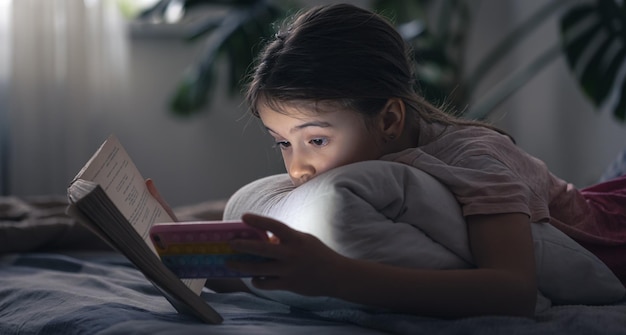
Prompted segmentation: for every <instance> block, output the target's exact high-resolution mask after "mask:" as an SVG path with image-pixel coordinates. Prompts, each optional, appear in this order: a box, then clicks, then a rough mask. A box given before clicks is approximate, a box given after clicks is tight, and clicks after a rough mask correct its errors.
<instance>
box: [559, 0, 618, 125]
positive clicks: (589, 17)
mask: <svg viewBox="0 0 626 335" xmlns="http://www.w3.org/2000/svg"><path fill="white" fill-rule="evenodd" d="M561 35H562V41H563V50H564V52H565V54H566V59H567V62H568V65H569V66H570V68H571V69H572V72H573V73H574V75H575V76H576V77H577V78H578V81H579V84H580V86H581V88H582V90H583V92H584V93H585V95H586V96H587V97H588V98H589V99H590V100H591V101H592V102H593V103H594V104H595V105H596V106H597V107H604V108H608V109H612V112H613V115H614V116H615V117H616V118H617V119H618V120H621V121H622V122H623V121H626V117H625V113H626V92H625V90H626V75H625V74H624V73H626V7H625V6H624V4H623V3H622V2H618V1H617V0H597V1H596V2H595V3H591V4H582V5H578V6H575V7H573V8H571V9H570V10H569V11H568V12H567V13H566V14H565V15H564V16H563V18H562V20H561Z"/></svg>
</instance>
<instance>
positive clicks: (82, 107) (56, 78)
mask: <svg viewBox="0 0 626 335" xmlns="http://www.w3.org/2000/svg"><path fill="white" fill-rule="evenodd" d="M0 3H2V6H3V7H4V8H6V9H8V10H7V11H5V12H8V13H10V14H8V15H6V14H2V15H3V16H6V17H7V18H6V19H5V20H4V24H2V23H0V36H2V38H3V41H2V42H0V50H1V51H0V52H1V53H2V54H1V55H2V57H3V61H0V85H2V88H5V85H6V86H8V92H9V93H8V96H9V98H8V102H5V104H4V105H5V107H7V108H2V110H4V111H5V119H4V120H0V121H1V122H3V123H5V124H7V125H8V134H7V131H5V130H4V129H3V130H2V131H3V135H4V136H3V137H4V138H3V139H2V141H4V143H5V146H4V147H5V148H6V149H7V150H8V153H5V154H4V157H2V158H3V160H4V161H5V163H4V167H5V171H4V174H5V176H8V177H5V179H4V180H0V182H3V183H7V184H8V185H3V187H2V188H4V192H5V193H10V194H15V195H37V194H63V193H64V192H65V188H66V186H67V184H68V182H69V180H70V179H71V178H72V177H73V175H74V174H75V173H76V172H77V169H79V168H80V167H81V166H82V164H83V163H84V161H85V160H86V159H87V158H88V157H89V155H90V154H91V153H92V151H93V148H94V147H97V143H98V142H99V141H100V140H101V139H102V136H94V135H95V134H99V133H101V132H106V130H103V128H105V127H104V126H105V125H106V122H107V121H106V120H107V119H106V118H105V117H104V116H106V114H107V112H108V111H111V110H119V109H124V108H126V104H127V100H128V99H127V97H128V95H129V93H128V88H129V87H130V84H129V78H128V77H129V74H128V73H129V72H128V67H129V65H128V63H129V60H128V59H129V55H128V53H129V51H128V50H129V48H128V41H127V37H126V32H125V24H124V19H123V17H122V16H121V14H120V13H119V11H118V8H117V7H116V5H115V3H114V2H113V1H107V0H14V1H11V0H0ZM9 15H10V16H9ZM0 22H2V20H0ZM7 37H8V39H9V40H10V41H8V42H7V41H6V40H7ZM6 47H8V48H6ZM5 48H6V49H5ZM3 64H7V65H8V66H7V68H8V69H9V70H8V71H6V69H5V72H7V73H4V74H3V72H2V70H1V69H2V66H3ZM7 83H8V85H7ZM3 91H5V92H7V90H3ZM0 103H2V100H0ZM0 117H1V115H0ZM4 128H7V127H4ZM1 144H2V143H1V142H0V145H1ZM1 153H2V151H0V154H1ZM0 157H1V156H0ZM7 159H8V163H7V162H6V161H7ZM1 172H2V170H0V173H1ZM0 190H1V189H0Z"/></svg>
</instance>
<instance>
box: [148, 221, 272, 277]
mask: <svg viewBox="0 0 626 335" xmlns="http://www.w3.org/2000/svg"><path fill="white" fill-rule="evenodd" d="M150 239H151V240H152V244H153V245H154V247H155V249H156V251H157V253H158V254H159V257H161V260H162V261H163V264H165V266H166V267H167V268H169V269H170V270H171V271H172V272H174V274H176V275H177V276H178V277H179V278H215V277H249V276H250V275H247V274H245V273H240V272H237V271H233V270H230V269H228V268H227V267H226V264H225V263H226V261H228V260H244V261H247V262H261V261H266V260H267V259H265V258H263V257H259V256H255V255H250V254H244V253H237V252H235V251H234V250H232V249H231V248H230V246H229V245H228V241H230V240H234V239H255V240H268V237H267V234H266V233H265V232H264V231H261V230H259V229H256V228H253V227H250V226H248V225H247V224H245V223H243V222H241V221H194V222H178V223H165V224H156V225H154V226H152V228H150Z"/></svg>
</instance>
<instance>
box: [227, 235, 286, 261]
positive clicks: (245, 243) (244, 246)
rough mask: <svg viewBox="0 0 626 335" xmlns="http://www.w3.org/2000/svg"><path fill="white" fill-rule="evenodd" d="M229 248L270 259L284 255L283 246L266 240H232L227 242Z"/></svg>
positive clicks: (280, 257)
mask: <svg viewBox="0 0 626 335" xmlns="http://www.w3.org/2000/svg"><path fill="white" fill-rule="evenodd" d="M229 245H230V247H231V248H233V249H235V250H237V251H239V252H243V253H247V254H253V255H257V256H262V257H266V258H271V259H283V258H284V256H285V251H284V249H285V247H284V246H282V245H280V244H275V243H269V242H267V241H263V242H260V241H254V240H232V241H230V242H229Z"/></svg>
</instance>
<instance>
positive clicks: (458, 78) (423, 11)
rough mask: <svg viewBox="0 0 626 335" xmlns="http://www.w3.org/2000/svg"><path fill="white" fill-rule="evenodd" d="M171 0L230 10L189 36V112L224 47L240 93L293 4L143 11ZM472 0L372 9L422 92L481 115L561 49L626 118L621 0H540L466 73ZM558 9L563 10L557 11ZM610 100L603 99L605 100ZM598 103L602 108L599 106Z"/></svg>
mask: <svg viewBox="0 0 626 335" xmlns="http://www.w3.org/2000/svg"><path fill="white" fill-rule="evenodd" d="M173 1H177V2H182V3H183V4H184V6H185V7H186V8H187V9H192V8H193V6H198V5H200V4H203V5H207V4H221V5H228V6H229V8H230V11H229V12H228V13H227V14H226V15H225V16H224V17H222V18H220V19H218V20H208V21H207V22H206V24H205V25H204V26H203V28H202V29H200V30H199V31H196V32H194V33H192V34H191V35H190V36H189V40H192V41H194V40H197V39H199V38H201V37H205V36H206V35H209V36H210V37H211V39H212V43H211V44H209V47H208V48H207V50H206V51H205V54H204V57H203V58H202V59H201V60H200V61H199V62H198V63H197V64H193V65H192V67H191V68H190V69H189V70H188V72H187V73H186V74H185V76H184V78H183V79H182V81H181V83H180V85H179V88H178V90H177V91H176V92H175V94H174V96H173V98H172V100H171V103H170V107H171V110H172V111H173V112H174V113H176V114H178V115H191V114H193V113H197V112H200V111H202V110H203V109H204V105H205V102H206V98H207V94H208V92H210V91H212V89H213V85H214V84H215V78H214V75H215V64H216V62H217V61H218V59H219V56H220V55H221V54H226V55H227V63H228V64H229V68H230V71H229V76H228V77H229V78H228V82H229V83H230V84H229V87H230V91H231V92H232V93H238V92H240V90H241V87H242V84H244V83H245V81H244V79H245V75H246V73H247V71H248V69H249V67H250V65H251V63H252V61H253V59H254V57H255V55H256V52H257V51H258V48H259V46H260V42H261V41H262V40H264V39H267V38H268V37H270V36H271V35H272V34H273V33H274V31H273V29H271V27H272V23H273V22H275V21H276V20H278V19H280V18H282V17H284V15H285V14H286V13H288V9H287V8H296V9H297V8H299V6H298V5H297V4H295V3H285V2H275V1H270V0H257V1H254V0H247V1H244V0H239V1H235V0H233V1H224V0H223V1H209V0H186V1H185V0H161V1H159V3H157V5H155V6H154V7H153V8H152V9H150V10H148V11H146V12H145V13H144V16H145V15H163V12H164V8H166V7H167V6H168V5H170V4H171V3H172V2H173ZM475 3H476V1H472V0H438V1H432V0H422V1H415V0H376V1H373V2H372V6H373V9H374V10H375V11H377V12H379V13H381V14H382V15H385V16H387V17H389V18H390V19H391V20H392V21H393V22H395V23H396V24H397V26H398V29H399V31H400V32H401V34H402V35H403V37H404V38H405V39H406V40H407V42H408V43H409V44H410V45H411V46H412V49H413V52H414V58H415V60H416V73H417V77H418V78H417V79H418V84H419V88H420V89H421V91H422V93H423V94H424V95H425V96H426V97H427V98H428V99H429V100H430V101H433V102H435V103H443V104H445V105H447V106H449V107H450V109H453V110H460V111H462V115H464V116H465V117H467V118H472V119H484V118H487V117H488V116H489V114H490V113H491V112H492V111H493V110H494V109H495V108H496V107H497V106H498V105H499V104H501V103H502V102H504V101H505V100H506V99H507V98H508V97H509V96H511V95H512V94H513V93H515V92H516V91H517V90H518V89H519V88H520V87H522V86H524V85H525V84H526V83H527V82H528V81H529V80H530V79H532V78H533V77H534V76H535V75H536V74H538V73H539V72H541V71H542V70H543V69H544V68H545V67H546V66H547V65H549V64H550V63H551V62H553V61H554V60H556V59H558V58H559V57H563V56H565V57H566V59H567V61H568V64H569V65H570V67H571V69H572V73H573V74H574V75H575V76H576V78H577V79H578V81H579V83H580V85H581V87H582V89H583V92H585V94H586V95H587V96H589V98H590V99H591V101H592V102H593V103H594V104H595V105H596V106H598V107H603V108H610V109H612V112H613V115H614V116H615V117H616V118H617V119H618V120H621V121H625V117H626V116H625V113H626V94H625V93H626V92H625V91H626V27H625V25H626V9H625V8H626V7H625V5H624V4H623V2H622V1H620V0H589V1H587V2H584V3H581V2H573V1H570V0H554V1H549V2H546V3H545V4H544V5H543V6H542V7H541V8H539V9H538V10H537V11H536V12H535V13H533V15H531V16H530V17H529V18H528V19H527V20H525V21H524V22H522V23H521V24H520V25H519V26H518V27H516V28H515V29H514V30H512V31H511V32H510V33H509V34H508V35H507V36H506V38H504V39H503V40H502V41H500V42H499V43H498V44H496V46H495V47H494V48H493V49H492V50H491V51H490V52H489V53H488V54H487V55H486V56H485V57H484V58H483V59H482V61H481V62H479V64H478V65H477V66H476V67H475V68H474V69H473V71H472V72H471V73H470V74H469V75H464V73H465V72H466V71H464V70H465V69H464V59H463V56H464V51H465V43H466V37H467V33H468V27H469V26H470V25H471V20H472V14H473V13H472V8H473V6H475ZM563 12H564V14H562V13H563ZM555 15H562V16H559V18H560V20H561V21H560V22H561V35H562V39H561V41H560V43H556V44H554V45H552V46H550V47H549V48H547V49H546V50H542V51H540V52H539V54H538V56H536V57H535V58H534V59H533V60H532V61H531V62H529V64H528V65H526V66H525V67H522V68H519V69H518V70H516V71H515V72H514V73H512V74H511V75H510V76H508V77H506V78H503V79H502V80H501V81H500V82H499V83H498V84H496V85H495V86H493V87H492V89H491V90H490V91H489V92H488V93H487V94H485V95H483V96H481V97H479V98H478V99H476V100H475V101H473V102H472V103H471V104H470V103H469V101H470V98H472V97H473V96H474V95H475V91H474V89H475V88H476V87H478V85H479V84H480V82H481V81H482V80H483V78H485V75H486V74H488V73H489V70H490V68H491V67H493V65H494V64H496V63H497V62H498V61H500V60H502V59H503V58H504V57H505V56H506V55H507V54H508V53H509V52H510V51H511V50H512V49H513V48H514V47H515V46H516V45H518V44H519V43H520V42H521V41H522V40H523V39H525V38H526V37H527V36H528V35H529V34H531V33H532V32H534V31H535V30H536V29H537V27H538V26H540V24H541V23H543V22H544V21H545V20H547V19H549V18H553V17H554V16H555ZM607 106H608V107H607ZM599 109H600V108H599Z"/></svg>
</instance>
